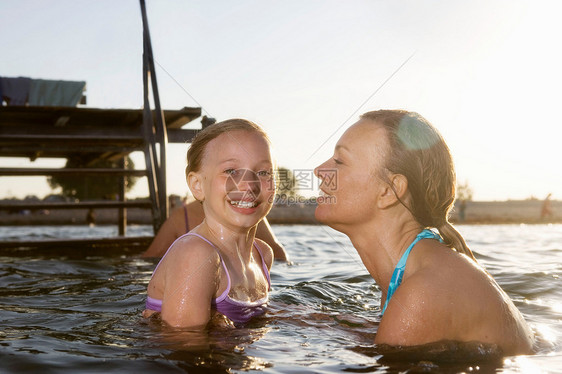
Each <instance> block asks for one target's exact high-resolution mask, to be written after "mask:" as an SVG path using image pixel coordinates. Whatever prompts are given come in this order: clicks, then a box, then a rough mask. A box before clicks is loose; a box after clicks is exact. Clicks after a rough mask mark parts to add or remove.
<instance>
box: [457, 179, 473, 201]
mask: <svg viewBox="0 0 562 374" xmlns="http://www.w3.org/2000/svg"><path fill="white" fill-rule="evenodd" d="M472 195H473V192H472V188H471V187H470V185H469V184H468V181H466V182H464V183H457V199H458V200H464V201H471V200H472Z"/></svg>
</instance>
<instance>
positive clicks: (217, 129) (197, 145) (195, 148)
mask: <svg viewBox="0 0 562 374" xmlns="http://www.w3.org/2000/svg"><path fill="white" fill-rule="evenodd" d="M236 130H239V131H249V132H256V133H258V134H260V135H262V136H263V137H264V139H266V140H267V142H268V143H271V142H270V140H269V137H268V136H267V134H266V133H265V131H263V129H262V128H261V127H259V126H258V125H257V124H255V123H254V122H252V121H248V120H246V119H241V118H234V119H229V120H225V121H222V122H217V123H214V124H212V125H210V126H208V127H205V128H204V129H203V130H201V131H199V132H198V133H197V135H195V137H194V138H193V140H192V142H191V146H190V147H189V150H188V151H187V167H186V168H185V175H186V177H187V175H189V173H191V172H192V171H199V170H200V169H201V163H202V160H203V156H204V155H205V149H206V148H207V144H209V142H210V141H211V140H213V139H215V138H217V137H218V136H219V135H222V134H224V133H227V132H230V131H236Z"/></svg>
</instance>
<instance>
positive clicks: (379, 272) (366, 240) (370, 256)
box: [346, 219, 421, 294]
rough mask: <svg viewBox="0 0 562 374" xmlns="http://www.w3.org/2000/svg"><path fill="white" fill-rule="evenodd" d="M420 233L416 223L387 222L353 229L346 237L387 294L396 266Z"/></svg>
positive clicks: (371, 223)
mask: <svg viewBox="0 0 562 374" xmlns="http://www.w3.org/2000/svg"><path fill="white" fill-rule="evenodd" d="M383 222H384V223H383ZM420 231H421V227H420V225H419V224H418V223H417V222H416V221H414V220H411V219H408V220H395V221H393V220H386V219H384V220H380V221H378V222H377V221H373V222H369V223H367V224H365V225H361V226H356V227H353V228H351V229H350V230H348V231H347V232H346V234H347V235H348V237H349V238H350V240H351V242H352V243H353V246H354V247H355V249H356V250H357V253H358V254H359V256H360V257H361V260H362V261H363V264H364V265H365V267H366V268H367V271H369V274H371V276H372V277H373V279H374V280H375V281H376V282H377V284H378V285H379V286H380V287H381V288H382V290H383V293H385V294H386V287H387V286H388V284H389V283H390V278H391V277H392V273H393V272H394V268H395V267H396V264H397V263H398V261H399V260H400V257H401V256H402V255H403V254H404V252H405V251H406V249H407V248H408V246H409V245H410V243H411V242H412V241H413V240H414V238H415V237H416V235H417V234H418V233H419V232H420Z"/></svg>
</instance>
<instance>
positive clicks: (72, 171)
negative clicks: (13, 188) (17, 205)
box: [0, 168, 146, 177]
mask: <svg viewBox="0 0 562 374" xmlns="http://www.w3.org/2000/svg"><path fill="white" fill-rule="evenodd" d="M78 174H79V175H86V176H92V175H103V176H105V175H109V176H115V175H117V176H120V175H125V176H126V175H128V176H135V177H143V176H146V170H128V169H109V168H99V169H94V168H88V169H86V168H84V169H78V168H62V169H53V168H0V176H34V175H57V176H59V175H78Z"/></svg>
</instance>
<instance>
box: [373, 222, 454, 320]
mask: <svg viewBox="0 0 562 374" xmlns="http://www.w3.org/2000/svg"><path fill="white" fill-rule="evenodd" d="M422 239H437V240H439V241H440V242H443V239H441V236H439V234H436V233H434V232H433V231H431V230H429V229H424V230H423V231H422V232H420V233H419V234H418V235H417V236H416V238H415V239H414V241H413V242H412V244H410V246H409V247H408V249H406V252H404V254H403V255H402V257H401V258H400V260H399V261H398V263H397V264H396V267H395V268H394V272H393V273H392V278H391V279H390V284H389V285H388V291H387V293H386V301H385V303H384V307H383V308H382V312H381V317H382V315H383V314H384V312H385V311H386V307H387V306H388V302H389V301H390V299H391V298H392V295H393V294H394V292H395V291H396V289H397V288H398V286H400V283H402V277H403V276H404V270H405V269H406V261H407V260H408V256H409V255H410V252H411V251H412V248H414V245H416V243H417V242H419V241H420V240H422Z"/></svg>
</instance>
